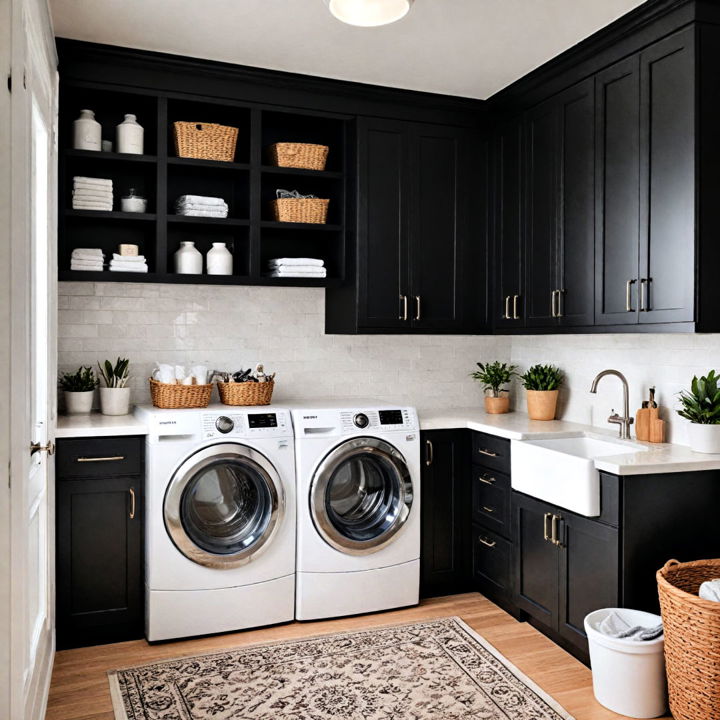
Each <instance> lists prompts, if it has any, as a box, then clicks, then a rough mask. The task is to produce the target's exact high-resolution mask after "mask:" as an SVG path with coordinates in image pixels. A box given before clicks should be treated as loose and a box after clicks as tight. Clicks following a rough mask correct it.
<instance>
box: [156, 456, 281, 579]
mask: <svg viewBox="0 0 720 720" xmlns="http://www.w3.org/2000/svg"><path fill="white" fill-rule="evenodd" d="M284 507H285V494H284V492H283V488H282V484H281V482H280V477H279V475H278V472H277V470H276V469H275V467H274V466H273V464H272V463H271V462H270V461H269V460H268V459H267V458H266V457H265V456H264V455H262V454H261V453H259V452H258V451H257V450H254V449H252V448H249V447H246V446H245V445H240V444H235V443H223V444H219V445H212V446H210V447H207V448H204V449H203V450H200V451H198V452H197V453H195V454H194V455H191V456H190V457H189V458H188V459H187V460H186V461H185V462H184V463H183V464H182V465H181V466H180V467H179V468H178V469H177V471H176V472H175V474H174V475H173V477H172V480H171V481H170V484H169V485H168V489H167V492H166V493H165V506H164V515H165V527H166V528H167V531H168V534H169V535H170V537H171V538H172V541H173V542H174V543H175V546H176V547H177V548H178V550H180V552H181V553H182V554H183V555H185V556H186V557H187V558H189V559H190V560H192V561H193V562H196V563H198V564H200V565H205V566H207V567H214V568H229V567H239V566H240V565H244V564H245V563H247V562H249V561H250V560H251V559H252V558H253V557H254V556H255V555H256V554H257V553H258V552H260V550H261V549H262V548H263V547H265V546H266V545H267V544H268V543H269V542H270V540H271V539H272V537H273V535H274V534H275V531H276V530H277V527H278V524H279V522H280V519H281V517H282V514H283V511H284Z"/></svg>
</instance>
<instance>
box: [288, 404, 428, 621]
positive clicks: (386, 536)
mask: <svg viewBox="0 0 720 720" xmlns="http://www.w3.org/2000/svg"><path fill="white" fill-rule="evenodd" d="M292 416H293V424H294V428H295V457H296V470H297V481H298V482H297V489H298V518H297V575H296V586H297V587H296V600H295V617H296V618H297V619H298V620H312V619H314V618H325V617H339V616H342V615H355V614H358V613H366V612H374V611H376V610H387V609H389V608H394V607H402V606H406V605H415V604H417V602H418V600H419V586H420V432H419V425H418V419H417V414H416V412H415V410H414V409H413V408H407V407H405V408H399V407H391V406H381V405H377V406H367V407H358V406H355V407H344V408H324V409H323V408H310V409H305V408H298V409H293V410H292Z"/></svg>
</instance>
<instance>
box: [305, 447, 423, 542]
mask: <svg viewBox="0 0 720 720" xmlns="http://www.w3.org/2000/svg"><path fill="white" fill-rule="evenodd" d="M412 502H413V484H412V479H411V477H410V471H409V469H408V466H407V463H406V461H405V458H404V457H403V456H402V453H400V451H399V450H397V448H395V447H393V446H392V445H390V444H389V443H387V442H385V441H384V440H380V439H378V438H370V437H359V438H353V439H352V440H347V441H346V442H344V443H343V444H342V445H339V446H338V447H336V448H335V449H334V450H332V451H331V452H330V453H329V454H328V455H327V456H326V457H325V458H324V459H323V461H322V462H321V463H320V465H319V466H318V469H317V471H316V472H315V475H314V477H313V480H312V483H311V487H310V510H311V513H312V518H313V522H314V524H315V528H316V529H317V531H318V533H319V534H320V536H321V537H322V538H323V539H324V540H325V541H326V542H327V543H328V544H329V545H331V546H332V547H334V548H335V549H336V550H339V551H341V552H344V553H347V554H349V555H366V554H369V553H373V552H377V551H378V550H380V549H381V548H383V547H385V546H386V545H387V544H388V543H390V542H392V539H393V536H394V535H395V534H396V533H397V532H398V531H399V530H400V529H401V528H402V527H403V525H405V523H406V522H407V519H408V517H409V516H410V508H411V507H412Z"/></svg>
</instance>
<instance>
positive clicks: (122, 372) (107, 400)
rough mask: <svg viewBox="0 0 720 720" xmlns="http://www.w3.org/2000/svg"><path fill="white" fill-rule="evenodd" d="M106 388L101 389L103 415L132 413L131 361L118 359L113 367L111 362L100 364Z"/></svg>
mask: <svg viewBox="0 0 720 720" xmlns="http://www.w3.org/2000/svg"><path fill="white" fill-rule="evenodd" d="M98 367H99V368H100V377H102V379H103V382H104V383H105V387H101V388H100V411H101V412H102V414H103V415H127V414H128V413H129V412H130V388H129V387H128V386H127V383H128V380H129V379H130V361H129V360H128V359H127V358H118V359H117V361H116V362H115V365H113V364H112V363H111V362H110V361H109V360H106V361H105V362H104V363H102V364H101V363H98Z"/></svg>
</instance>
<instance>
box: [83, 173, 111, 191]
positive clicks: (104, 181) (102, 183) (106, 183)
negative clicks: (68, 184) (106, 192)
mask: <svg viewBox="0 0 720 720" xmlns="http://www.w3.org/2000/svg"><path fill="white" fill-rule="evenodd" d="M73 182H74V183H75V184H76V185H78V184H79V185H90V186H93V185H94V186H96V187H102V188H112V184H113V182H112V180H109V179H108V178H94V177H85V176H84V175H76V176H75V177H74V178H73Z"/></svg>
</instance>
